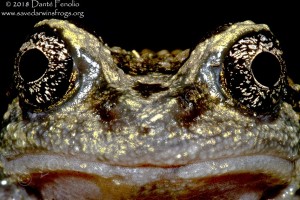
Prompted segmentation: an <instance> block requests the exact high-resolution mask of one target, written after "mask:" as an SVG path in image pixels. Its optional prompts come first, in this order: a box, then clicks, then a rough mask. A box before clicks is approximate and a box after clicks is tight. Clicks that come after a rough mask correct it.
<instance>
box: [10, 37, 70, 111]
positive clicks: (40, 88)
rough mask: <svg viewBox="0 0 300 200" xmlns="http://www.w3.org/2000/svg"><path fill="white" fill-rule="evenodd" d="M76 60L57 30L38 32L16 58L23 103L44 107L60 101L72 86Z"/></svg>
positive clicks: (16, 79)
mask: <svg viewBox="0 0 300 200" xmlns="http://www.w3.org/2000/svg"><path fill="white" fill-rule="evenodd" d="M72 69H73V60H72V57H71V55H70V53H69V51H68V49H67V47H66V44H65V42H64V41H63V40H62V39H60V38H59V37H58V36H57V35H56V34H55V32H54V31H50V32H49V31H41V32H36V33H34V34H33V35H31V37H29V39H28V40H27V41H26V42H25V43H23V45H22V46H21V48H20V50H19V52H18V54H17V57H16V59H15V69H14V82H15V85H16V88H17V90H18V92H19V97H20V100H21V102H22V103H24V104H25V105H27V106H29V107H30V108H31V109H35V110H43V109H46V108H48V107H49V106H51V105H55V104H57V103H58V102H60V101H61V99H62V98H63V96H64V95H66V94H67V93H68V91H69V90H70V89H71V88H72V85H73V82H74V81H73V79H72Z"/></svg>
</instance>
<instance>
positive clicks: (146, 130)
mask: <svg viewBox="0 0 300 200" xmlns="http://www.w3.org/2000/svg"><path fill="white" fill-rule="evenodd" d="M149 132H150V128H149V127H147V126H142V127H140V131H139V133H140V134H141V135H147V134H149Z"/></svg>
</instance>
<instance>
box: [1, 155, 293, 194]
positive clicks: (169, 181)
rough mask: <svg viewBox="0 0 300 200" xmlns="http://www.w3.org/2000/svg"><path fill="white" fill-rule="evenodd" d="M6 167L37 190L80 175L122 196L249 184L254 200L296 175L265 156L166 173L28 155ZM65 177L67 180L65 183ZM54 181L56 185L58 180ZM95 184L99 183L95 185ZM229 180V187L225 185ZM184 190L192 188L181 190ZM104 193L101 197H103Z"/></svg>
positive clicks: (195, 165)
mask: <svg viewBox="0 0 300 200" xmlns="http://www.w3.org/2000/svg"><path fill="white" fill-rule="evenodd" d="M4 167H5V169H6V171H8V172H10V173H13V174H18V176H19V177H26V178H25V179H23V180H22V181H23V182H24V180H25V182H24V183H23V182H22V183H23V184H28V185H31V186H34V187H37V185H39V184H42V185H45V183H49V180H50V182H56V183H57V184H59V183H60V184H66V183H70V182H74V180H73V179H74V174H77V175H76V178H78V180H80V182H82V183H83V185H84V187H87V186H88V187H89V186H91V188H93V186H94V187H97V188H98V187H99V188H102V189H103V188H105V190H108V191H112V189H111V188H113V187H115V189H116V190H118V188H122V191H123V190H126V188H127V189H128V188H130V187H131V186H132V187H133V188H135V190H136V188H137V187H140V188H143V189H145V187H158V186H157V185H159V184H166V185H167V186H170V185H171V187H173V186H174V187H177V190H178V189H179V190H185V189H190V188H189V187H192V188H194V187H195V188H197V187H199V188H202V189H203V188H206V189H205V190H212V191H213V192H219V191H221V190H223V188H222V187H224V186H229V187H231V188H234V187H235V190H233V189H231V190H232V191H235V192H236V191H241V190H242V189H241V188H242V187H244V186H245V185H246V186H247V187H251V189H249V188H248V189H247V188H246V192H242V193H241V195H246V196H247V195H250V196H251V195H252V196H253V199H257V198H258V199H259V198H260V197H261V195H263V193H264V191H265V190H267V191H269V188H275V189H277V190H278V188H280V189H282V188H283V187H285V186H287V185H288V184H289V182H290V181H291V180H290V179H291V178H290V177H292V174H293V171H294V164H293V162H291V161H289V160H286V159H283V158H279V157H274V156H266V155H255V156H240V157H234V158H225V159H218V160H208V161H202V162H199V163H193V164H189V165H184V166H180V167H174V166H173V167H171V166H170V167H164V168H162V167H123V166H112V165H108V164H104V163H99V162H90V161H83V160H82V159H78V158H76V157H66V156H60V155H24V156H21V157H18V158H16V159H14V160H10V161H5V162H4ZM70 175H71V176H70ZM53 177H54V178H53ZM58 177H60V178H58ZM61 177H65V178H64V179H63V180H61ZM66 177H67V178H66ZM54 179H55V180H56V181H53V180H54ZM91 179H95V180H93V181H90V180H91ZM244 179H245V180H244ZM66 180H69V181H66ZM71 180H73V181H71ZM86 180H89V181H86ZM217 180H218V181H220V182H221V183H219V182H218V181H217ZM243 180H244V181H243ZM26 181H27V182H26ZM75 181H76V179H75ZM214 181H217V182H218V183H217V184H213V185H215V186H213V185H211V183H214ZM224 181H229V182H228V183H227V182H226V184H224ZM77 182H78V181H77ZM176 182H180V183H181V184H182V185H183V186H179V185H178V184H177V183H176ZM208 183H209V184H208ZM215 183H216V182H215ZM207 184H208V185H207ZM241 184H242V185H241ZM243 184H244V185H243ZM46 185H47V184H46ZM76 185H77V186H78V185H80V187H83V186H82V185H81V184H72V186H71V187H65V189H66V188H69V189H70V188H73V186H76ZM220 186H221V188H220ZM107 187H111V188H107ZM124 187H125V189H124ZM180 187H187V188H181V189H180ZM216 187H217V188H216ZM55 188H56V189H57V188H59V187H55ZM237 188H240V189H237ZM169 189H170V188H169ZM202 189H201V190H202ZM236 189H237V190H236ZM244 189H245V188H244ZM52 190H53V188H52ZM130 190H132V189H130ZM175 190H176V189H175ZM257 190H262V191H257ZM148 192H149V191H148ZM104 193H105V192H104ZM104 193H103V192H102V195H103V194H104ZM118 193H119V192H118ZM226 195H229V193H228V194H227V193H226ZM250 199H252V198H250Z"/></svg>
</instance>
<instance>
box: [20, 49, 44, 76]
mask: <svg viewBox="0 0 300 200" xmlns="http://www.w3.org/2000/svg"><path fill="white" fill-rule="evenodd" d="M48 63H49V61H48V59H47V58H46V56H45V55H44V54H43V53H42V52H41V51H40V50H38V49H30V50H28V51H26V52H25V53H24V54H23V55H22V57H21V59H20V64H19V71H20V75H21V76H22V78H23V79H24V80H25V81H26V82H30V81H35V80H37V79H39V78H40V77H41V76H42V75H43V74H44V73H45V71H46V70H47V68H48Z"/></svg>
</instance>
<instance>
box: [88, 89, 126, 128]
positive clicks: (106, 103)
mask: <svg viewBox="0 0 300 200" xmlns="http://www.w3.org/2000/svg"><path fill="white" fill-rule="evenodd" d="M100 91H101V90H100ZM119 95H120V94H119V93H118V92H117V91H115V90H114V89H112V88H110V89H108V90H105V91H103V92H101V93H99V94H95V95H94V96H93V97H94V99H93V102H95V103H94V105H93V109H94V111H95V113H96V114H97V115H99V116H100V118H101V120H102V121H104V122H111V121H113V120H115V119H116V118H117V116H118V115H117V113H118V112H116V110H115V106H116V102H117V100H118V97H119Z"/></svg>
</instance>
